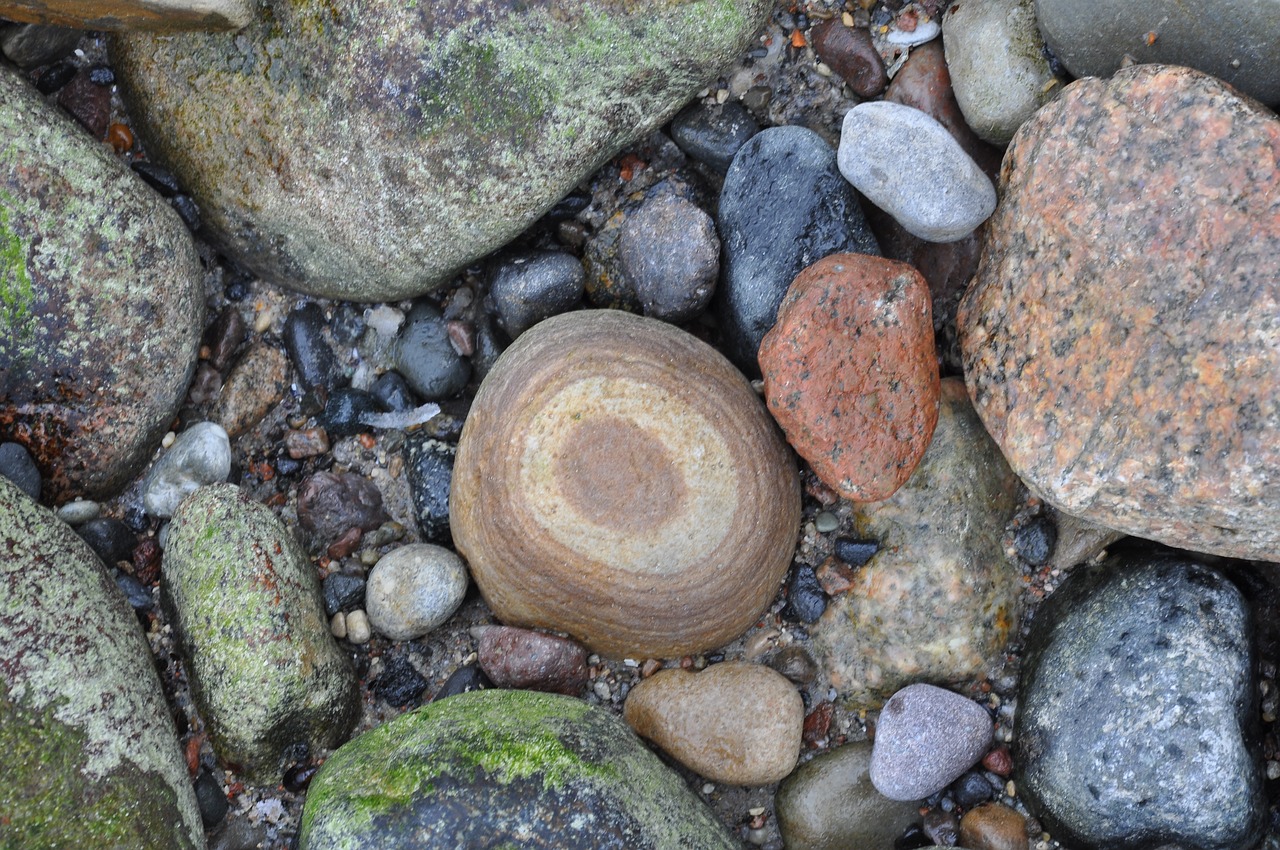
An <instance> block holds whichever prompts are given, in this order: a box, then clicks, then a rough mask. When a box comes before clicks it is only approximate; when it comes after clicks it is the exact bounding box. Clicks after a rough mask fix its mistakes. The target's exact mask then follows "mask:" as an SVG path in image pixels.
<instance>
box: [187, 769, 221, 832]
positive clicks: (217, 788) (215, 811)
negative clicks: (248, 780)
mask: <svg viewBox="0 0 1280 850" xmlns="http://www.w3.org/2000/svg"><path fill="white" fill-rule="evenodd" d="M195 791H196V802H197V803H198V804H199V806H200V820H201V821H203V822H204V825H205V828H206V829H208V828H210V827H214V826H217V825H218V824H220V823H222V819H223V818H225V817H226V816H227V808H228V807H227V796H226V792H225V791H223V790H222V785H221V784H219V782H218V780H217V779H214V777H213V772H212V771H210V770H209V769H208V768H205V769H203V770H201V771H200V775H199V776H197V777H196V781H195Z"/></svg>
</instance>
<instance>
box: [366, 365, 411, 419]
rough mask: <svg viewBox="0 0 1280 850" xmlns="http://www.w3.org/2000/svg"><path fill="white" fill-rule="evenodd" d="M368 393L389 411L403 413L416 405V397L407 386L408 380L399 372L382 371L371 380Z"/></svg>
mask: <svg viewBox="0 0 1280 850" xmlns="http://www.w3.org/2000/svg"><path fill="white" fill-rule="evenodd" d="M369 393H370V394H371V395H372V396H373V398H374V400H375V401H377V402H378V404H380V405H382V409H383V410H386V411H387V412H389V413H404V412H405V411H406V410H413V409H414V408H415V407H417V406H418V399H417V398H415V397H414V395H413V390H411V389H410V388H409V382H408V381H406V380H405V379H404V376H402V375H401V374H400V373H399V372H394V371H391V372H383V373H382V375H381V377H379V378H378V380H376V381H374V382H373V386H372V387H370V388H369Z"/></svg>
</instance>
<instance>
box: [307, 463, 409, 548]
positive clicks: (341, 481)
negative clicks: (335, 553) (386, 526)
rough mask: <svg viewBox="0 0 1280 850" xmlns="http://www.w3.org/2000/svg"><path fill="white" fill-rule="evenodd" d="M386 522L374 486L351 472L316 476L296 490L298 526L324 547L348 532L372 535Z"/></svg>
mask: <svg viewBox="0 0 1280 850" xmlns="http://www.w3.org/2000/svg"><path fill="white" fill-rule="evenodd" d="M389 519H391V517H389V516H388V515H387V512H386V511H385V510H384V509H383V507H382V492H381V491H380V490H378V487H377V485H376V484H374V483H373V482H372V481H370V480H369V479H368V478H365V477H364V476H362V475H357V474H356V473H354V472H342V473H338V474H334V473H332V472H317V473H315V474H314V475H311V476H309V477H308V478H307V479H306V480H304V481H303V482H302V485H301V486H300V487H298V524H299V525H301V526H302V527H303V528H304V529H306V530H307V531H309V532H311V534H312V535H314V536H315V537H316V538H317V540H318V541H319V542H321V543H323V544H324V545H325V546H327V545H329V544H330V543H331V542H333V541H334V540H336V539H337V538H338V537H341V536H342V535H343V534H344V533H346V532H347V530H348V529H352V528H360V529H362V530H363V531H372V530H373V529H375V528H377V527H378V526H380V525H382V524H383V523H384V522H386V521H387V520H389Z"/></svg>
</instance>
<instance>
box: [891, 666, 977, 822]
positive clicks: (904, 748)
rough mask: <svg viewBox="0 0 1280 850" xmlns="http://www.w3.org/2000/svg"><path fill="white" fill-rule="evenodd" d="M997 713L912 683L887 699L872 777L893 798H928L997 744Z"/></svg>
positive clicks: (943, 692) (953, 694)
mask: <svg viewBox="0 0 1280 850" xmlns="http://www.w3.org/2000/svg"><path fill="white" fill-rule="evenodd" d="M993 729H994V727H993V725H992V722H991V716H990V715H989V714H987V711H986V709H984V708H983V707H982V706H980V705H978V704H977V703H976V702H974V701H973V700H970V699H966V698H965V697H962V696H960V695H959V694H957V693H954V692H952V691H948V690H945V689H943V688H938V687H934V686H933V685H926V684H915V685H908V686H907V687H905V688H903V689H902V690H900V691H898V692H897V693H896V694H894V695H893V696H892V697H890V698H889V701H888V702H886V703H885V704H884V708H883V709H882V710H881V712H880V721H879V723H878V724H877V725H876V740H875V748H874V749H873V750H872V753H871V781H872V782H873V783H874V784H875V786H876V788H877V789H879V791H880V793H881V794H884V795H885V796H886V797H888V798H889V799H890V800H923V799H924V798H925V797H928V796H929V795H930V794H933V793H934V792H936V791H941V790H942V789H943V788H946V787H947V786H948V785H950V784H951V782H952V781H953V780H954V779H956V778H957V777H959V776H960V775H961V774H962V773H964V772H965V771H966V770H968V769H969V768H971V767H973V766H974V765H975V764H977V763H978V760H979V759H981V758H982V756H983V754H984V753H985V752H986V751H987V748H988V747H989V746H991V734H992V732H993Z"/></svg>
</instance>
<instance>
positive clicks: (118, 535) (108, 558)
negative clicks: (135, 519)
mask: <svg viewBox="0 0 1280 850" xmlns="http://www.w3.org/2000/svg"><path fill="white" fill-rule="evenodd" d="M76 534H78V535H80V539H81V540H83V541H84V542H85V543H88V544H89V548H90V549H92V550H93V553H94V554H95V555H97V556H98V558H99V559H100V560H101V561H102V563H104V564H106V565H107V566H108V567H112V566H115V563H116V561H124V560H128V558H129V555H130V554H131V553H132V552H133V547H134V546H137V545H138V539H137V538H136V537H135V536H134V534H133V532H132V531H130V530H129V526H127V525H125V524H124V523H123V522H121V521H120V520H118V519H107V518H105V517H98V518H97V519H91V520H89V521H88V522H86V523H85V524H84V525H80V526H77V527H76Z"/></svg>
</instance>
